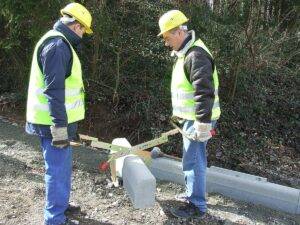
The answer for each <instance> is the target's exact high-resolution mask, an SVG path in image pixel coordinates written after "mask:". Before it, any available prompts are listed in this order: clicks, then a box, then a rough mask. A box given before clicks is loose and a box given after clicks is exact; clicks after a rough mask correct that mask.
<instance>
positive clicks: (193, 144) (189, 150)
mask: <svg viewBox="0 0 300 225" xmlns="http://www.w3.org/2000/svg"><path fill="white" fill-rule="evenodd" d="M193 123H194V121H191V120H186V121H185V122H184V125H183V131H184V132H185V133H187V134H193V133H194V132H195V129H194V127H193ZM215 123H216V122H215V121H214V122H212V125H213V127H214V126H215ZM206 145H207V141H205V142H200V141H193V140H190V139H188V138H186V137H185V136H183V156H182V168H183V173H184V179H185V187H186V199H187V200H188V201H189V202H191V203H193V204H194V205H195V206H197V207H198V208H199V209H200V211H202V212H206V210H207V206H206V199H205V193H206V167H207V156H206Z"/></svg>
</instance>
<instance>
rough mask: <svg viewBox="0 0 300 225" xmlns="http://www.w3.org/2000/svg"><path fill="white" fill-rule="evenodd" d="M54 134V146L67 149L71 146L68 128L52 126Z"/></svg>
mask: <svg viewBox="0 0 300 225" xmlns="http://www.w3.org/2000/svg"><path fill="white" fill-rule="evenodd" d="M50 130H51V134H52V146H54V147H57V148H65V147H67V146H69V145H70V142H69V138H68V129H67V127H55V126H50Z"/></svg>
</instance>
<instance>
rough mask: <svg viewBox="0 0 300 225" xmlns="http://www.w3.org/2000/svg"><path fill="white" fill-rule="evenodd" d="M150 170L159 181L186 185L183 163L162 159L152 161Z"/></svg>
mask: <svg viewBox="0 0 300 225" xmlns="http://www.w3.org/2000/svg"><path fill="white" fill-rule="evenodd" d="M149 169H150V171H151V173H152V174H153V175H154V176H155V178H156V179H158V180H165V181H170V182H174V183H177V184H181V185H184V184H185V181H184V174H183V171H182V163H181V162H178V161H175V160H170V159H168V158H164V157H161V158H157V159H152V162H151V165H150V166H149Z"/></svg>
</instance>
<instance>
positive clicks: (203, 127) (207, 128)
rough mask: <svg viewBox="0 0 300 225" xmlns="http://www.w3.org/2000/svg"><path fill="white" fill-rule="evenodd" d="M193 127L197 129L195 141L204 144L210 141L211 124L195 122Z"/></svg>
mask: <svg viewBox="0 0 300 225" xmlns="http://www.w3.org/2000/svg"><path fill="white" fill-rule="evenodd" d="M193 127H194V129H195V133H194V137H193V139H194V140H196V141H201V142H204V141H207V140H209V139H210V138H211V137H212V135H211V130H212V126H211V123H201V122H199V121H195V122H194V124H193Z"/></svg>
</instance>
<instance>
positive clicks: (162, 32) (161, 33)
mask: <svg viewBox="0 0 300 225" xmlns="http://www.w3.org/2000/svg"><path fill="white" fill-rule="evenodd" d="M188 21H189V19H186V20H185V21H184V22H183V23H181V24H179V25H178V26H180V25H182V24H184V23H186V22H188ZM174 28H175V27H173V28H170V29H169V30H165V31H161V32H160V33H159V34H158V35H157V37H159V36H161V35H163V34H164V33H166V32H168V31H170V30H172V29H174Z"/></svg>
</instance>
